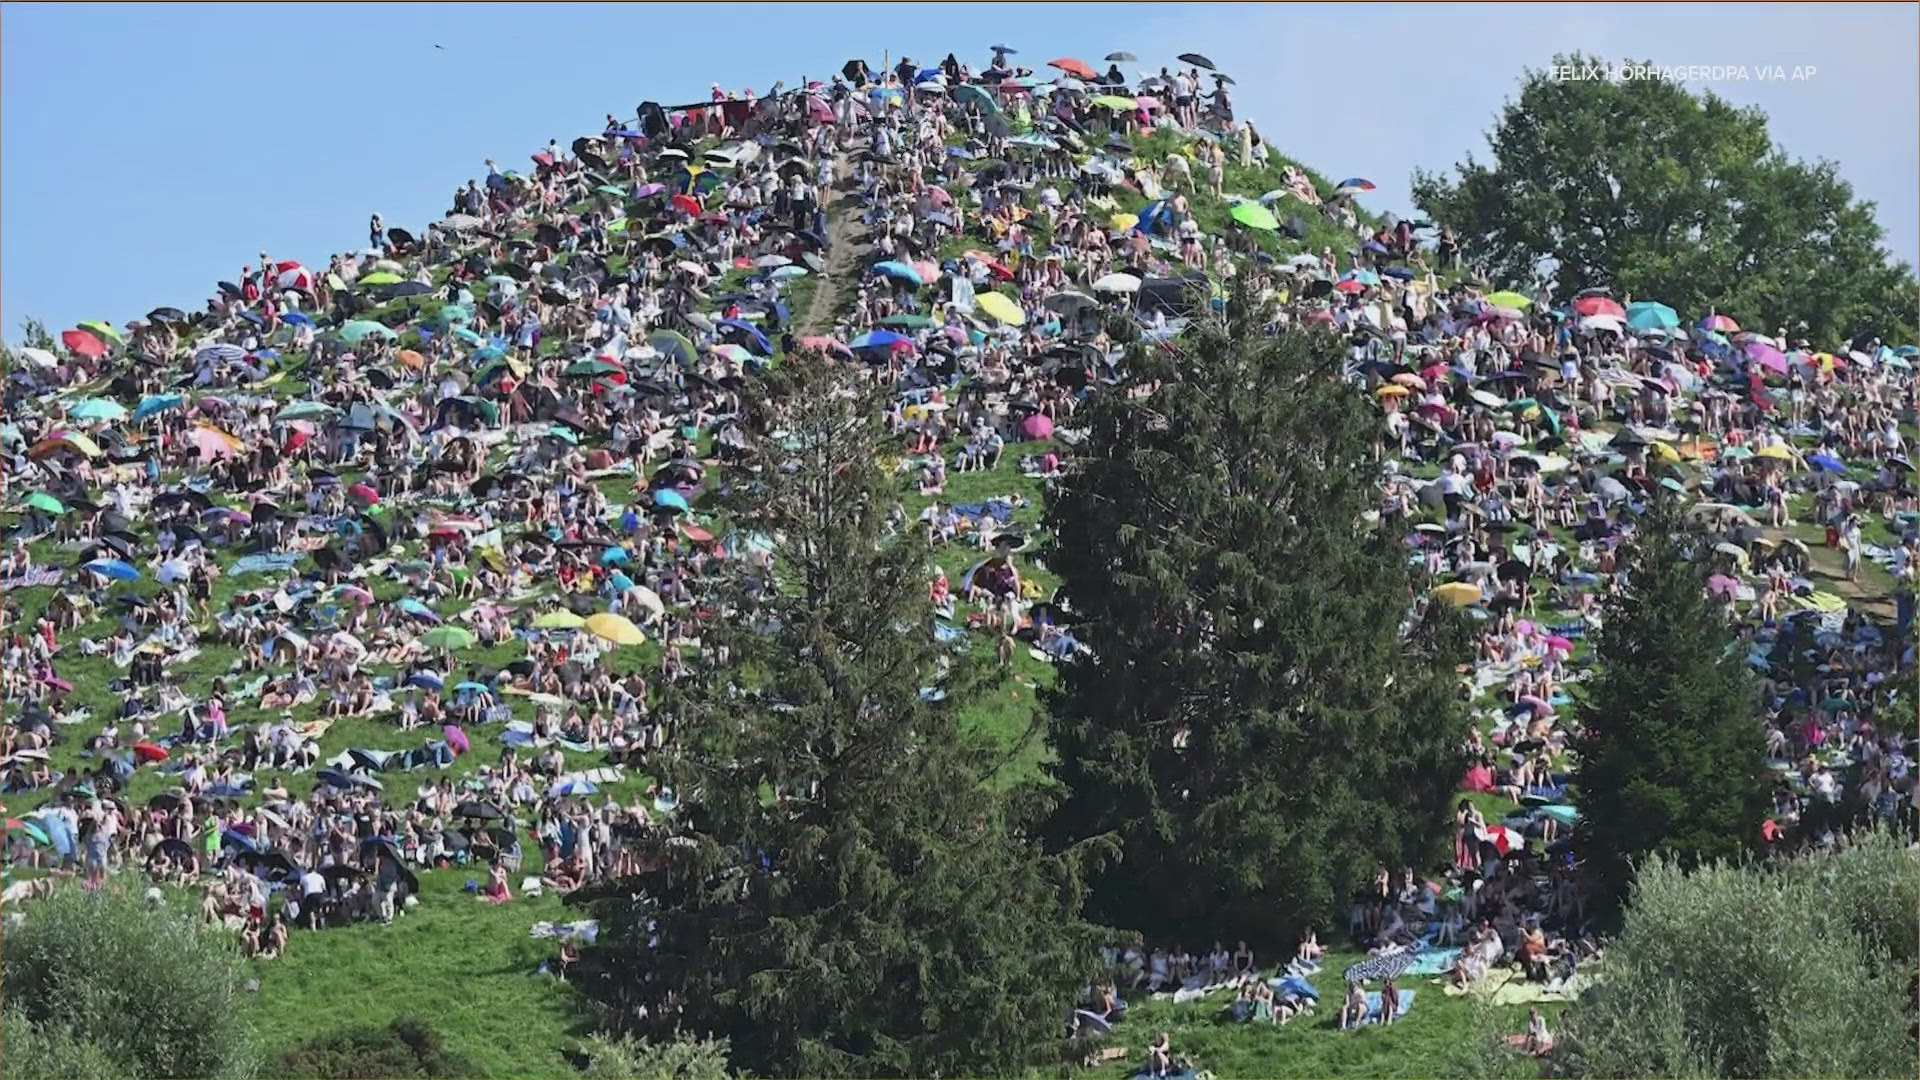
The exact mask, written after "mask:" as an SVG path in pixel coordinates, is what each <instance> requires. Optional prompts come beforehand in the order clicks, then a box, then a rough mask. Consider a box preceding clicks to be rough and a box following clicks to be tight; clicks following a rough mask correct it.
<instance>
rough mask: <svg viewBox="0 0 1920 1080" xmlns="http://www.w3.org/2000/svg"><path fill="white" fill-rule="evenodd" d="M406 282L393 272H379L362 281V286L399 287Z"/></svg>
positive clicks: (365, 277) (366, 276) (367, 276)
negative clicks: (402, 282)
mask: <svg viewBox="0 0 1920 1080" xmlns="http://www.w3.org/2000/svg"><path fill="white" fill-rule="evenodd" d="M402 280H404V279H402V278H401V277H400V275H399V274H396V273H394V272H393V271H391V270H379V271H375V272H374V273H371V274H367V275H365V276H364V277H362V278H361V279H360V284H362V285H398V284H400V282H401V281H402Z"/></svg>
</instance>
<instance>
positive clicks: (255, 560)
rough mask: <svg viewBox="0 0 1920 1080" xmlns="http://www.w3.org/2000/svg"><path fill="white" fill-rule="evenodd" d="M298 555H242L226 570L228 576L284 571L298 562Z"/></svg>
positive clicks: (285, 553) (275, 553) (294, 553)
mask: <svg viewBox="0 0 1920 1080" xmlns="http://www.w3.org/2000/svg"><path fill="white" fill-rule="evenodd" d="M300 558H301V556H300V554H299V553H298V552H293V551H278V552H274V553H273V554H270V555H243V556H241V557H240V558H238V559H235V560H234V562H233V565H232V566H230V567H228V568H227V573H229V574H257V573H262V572H264V571H268V570H286V569H289V568H291V567H293V566H296V565H298V564H299V562H300Z"/></svg>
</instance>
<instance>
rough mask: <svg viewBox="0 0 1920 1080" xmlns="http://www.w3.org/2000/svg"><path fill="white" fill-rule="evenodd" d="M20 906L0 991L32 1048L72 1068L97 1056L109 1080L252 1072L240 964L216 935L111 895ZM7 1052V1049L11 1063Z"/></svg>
mask: <svg viewBox="0 0 1920 1080" xmlns="http://www.w3.org/2000/svg"><path fill="white" fill-rule="evenodd" d="M25 910H26V915H27V918H26V921H25V922H24V923H23V924H22V925H20V926H18V927H15V928H13V929H10V930H9V931H8V932H7V934H6V937H5V940H4V943H3V944H0V988H4V996H5V999H6V1001H7V1002H8V1003H9V1005H10V1006H12V1007H14V1008H17V1009H19V1010H20V1019H21V1020H24V1021H25V1022H26V1023H27V1024H28V1025H29V1026H30V1028H31V1029H32V1032H31V1033H30V1034H29V1035H28V1036H27V1038H28V1039H29V1041H30V1044H31V1045H34V1046H35V1047H36V1049H40V1050H45V1052H46V1053H48V1054H49V1055H55V1056H58V1055H64V1054H67V1053H68V1052H69V1051H71V1052H72V1053H74V1054H77V1055H78V1057H75V1058H73V1059H71V1060H72V1061H74V1062H76V1063H82V1062H90V1061H93V1060H95V1055H96V1054H97V1055H98V1059H99V1060H103V1061H106V1062H111V1063H112V1066H113V1071H114V1074H115V1075H118V1076H138V1077H173V1076H191V1077H229V1076H247V1075H251V1074H252V1072H253V1071H254V1067H255V1065H256V1063H257V1062H256V1058H255V1057H254V1054H253V1047H252V1037H251V1033H250V1031H249V1030H248V1026H247V1022H246V1017H245V1012H246V1010H245V1007H244V1003H243V1001H242V1000H241V988H240V987H241V967H240V958H239V953H238V950H237V949H236V948H235V947H234V942H233V938H232V937H231V935H229V934H228V933H226V931H224V930H221V929H217V928H214V927H209V926H207V925H205V924H203V923H202V922H201V921H200V920H199V919H198V918H196V917H195V916H194V915H193V914H192V913H190V912H187V911H184V910H182V909H181V908H179V907H178V906H175V905H171V904H162V905H159V906H152V907H150V906H148V905H147V903H146V902H145V901H144V900H143V899H142V897H141V895H140V894H139V893H137V892H131V891H123V890H120V889H115V888H107V889H102V890H100V891H98V892H88V891H86V890H83V889H80V888H78V887H68V888H64V889H61V890H60V891H58V892H56V893H54V894H53V895H52V896H50V897H48V898H46V899H44V900H40V901H36V902H34V903H33V904H32V905H31V906H30V907H28V908H27V909H25ZM13 1030H14V1028H13V1027H9V1029H8V1031H9V1033H10V1034H11V1033H12V1032H13ZM63 1030H64V1032H65V1033H67V1034H68V1035H70V1036H71V1038H70V1039H68V1040H67V1041H62V1036H61V1035H59V1034H58V1033H59V1032H61V1031H63ZM43 1040H44V1041H43ZM75 1040H77V1042H78V1043H79V1044H85V1049H78V1048H75V1047H72V1046H69V1045H68V1043H69V1042H73V1041H75ZM13 1056H14V1055H13V1053H12V1048H11V1047H10V1048H9V1051H8V1053H7V1058H8V1064H9V1065H10V1066H11V1065H13V1064H14V1061H13ZM49 1060H51V1058H50V1059H49ZM10 1071H11V1070H10Z"/></svg>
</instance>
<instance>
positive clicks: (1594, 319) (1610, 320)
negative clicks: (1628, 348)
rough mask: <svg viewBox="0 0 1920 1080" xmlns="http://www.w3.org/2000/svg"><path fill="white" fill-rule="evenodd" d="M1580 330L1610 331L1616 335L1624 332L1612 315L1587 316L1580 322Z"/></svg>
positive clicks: (1622, 325)
mask: <svg viewBox="0 0 1920 1080" xmlns="http://www.w3.org/2000/svg"><path fill="white" fill-rule="evenodd" d="M1580 329H1582V330H1611V331H1613V332H1614V333H1616V334H1622V333H1625V332H1626V327H1625V325H1624V324H1622V323H1621V322H1620V320H1619V319H1617V318H1614V317H1613V316H1612V315H1587V316H1585V317H1583V318H1581V320H1580Z"/></svg>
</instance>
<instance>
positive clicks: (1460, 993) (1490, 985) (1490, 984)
mask: <svg viewBox="0 0 1920 1080" xmlns="http://www.w3.org/2000/svg"><path fill="white" fill-rule="evenodd" d="M1512 978H1513V969H1512V968H1495V969H1493V970H1492V971H1489V972H1487V975H1486V977H1485V978H1483V979H1481V980H1480V981H1479V982H1478V983H1476V984H1475V985H1473V986H1455V985H1453V984H1452V983H1448V984H1447V985H1446V987H1445V988H1444V989H1442V990H1441V991H1440V992H1441V993H1443V994H1445V995H1447V996H1448V997H1466V996H1467V995H1468V994H1472V993H1497V992H1499V990H1500V988H1501V987H1503V986H1505V985H1507V982H1508V980H1510V979H1512Z"/></svg>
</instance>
